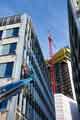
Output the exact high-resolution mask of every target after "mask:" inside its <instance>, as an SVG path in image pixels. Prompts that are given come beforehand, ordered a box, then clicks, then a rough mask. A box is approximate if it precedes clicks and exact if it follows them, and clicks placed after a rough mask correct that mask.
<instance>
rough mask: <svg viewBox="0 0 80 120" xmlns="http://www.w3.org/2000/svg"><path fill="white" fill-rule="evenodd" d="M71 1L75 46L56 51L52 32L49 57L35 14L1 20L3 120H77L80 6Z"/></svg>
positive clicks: (0, 103)
mask: <svg viewBox="0 0 80 120" xmlns="http://www.w3.org/2000/svg"><path fill="white" fill-rule="evenodd" d="M67 1H68V2H67V11H68V17H69V20H68V22H69V33H70V45H71V46H66V47H62V48H60V49H59V50H57V52H55V51H54V49H55V44H54V43H55V41H56V40H55V39H54V37H53V36H54V35H53V34H52V33H51V32H48V34H47V42H48V46H47V49H48V51H49V57H48V59H45V58H44V55H43V51H42V47H41V46H40V41H39V38H38V35H37V33H36V31H35V27H34V25H33V20H32V17H31V16H29V15H27V14H26V13H23V14H17V15H12V16H11V15H10V16H3V17H0V120H79V115H80V114H79V107H80V106H79V105H80V101H79V100H80V96H79V95H80V93H79V74H80V73H79V66H80V65H79V63H78V61H79V60H78V59H79V47H80V46H78V45H77V46H78V47H76V43H75V44H74V40H75V39H76V38H77V39H78V40H79V39H80V36H79V32H80V31H79V27H78V25H79V23H80V21H79V19H78V20H77V18H80V9H79V7H80V2H79V1H78V0H67ZM74 5H75V7H74ZM77 6H78V8H77ZM76 10H77V12H76ZM73 21H74V22H73ZM72 23H74V24H72ZM73 26H75V27H74V28H73ZM74 29H75V30H74ZM75 31H76V32H75ZM77 32H78V33H77ZM72 34H73V37H72ZM74 34H75V35H74ZM77 36H78V37H77ZM73 38H75V39H73ZM72 40H73V42H72ZM43 43H44V42H43ZM44 44H45V43H44ZM77 50H78V52H76V51H77ZM77 53H78V54H77ZM77 55H78V56H77ZM75 62H76V63H75ZM74 72H75V76H76V77H75V76H74Z"/></svg>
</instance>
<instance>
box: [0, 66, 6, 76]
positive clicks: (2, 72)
mask: <svg viewBox="0 0 80 120" xmlns="http://www.w3.org/2000/svg"><path fill="white" fill-rule="evenodd" d="M5 69H6V64H0V77H4V75H5Z"/></svg>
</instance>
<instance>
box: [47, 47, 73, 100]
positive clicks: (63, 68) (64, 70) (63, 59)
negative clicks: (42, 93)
mask: <svg viewBox="0 0 80 120" xmlns="http://www.w3.org/2000/svg"><path fill="white" fill-rule="evenodd" d="M49 62H52V63H53V64H54V72H55V80H56V93H62V94H64V95H66V96H68V97H71V98H73V99H75V95H74V94H75V91H74V90H73V89H74V85H73V82H72V72H71V52H70V48H62V49H60V50H59V51H58V52H57V53H55V55H54V56H53V57H52V59H51V60H49V61H48V63H49Z"/></svg>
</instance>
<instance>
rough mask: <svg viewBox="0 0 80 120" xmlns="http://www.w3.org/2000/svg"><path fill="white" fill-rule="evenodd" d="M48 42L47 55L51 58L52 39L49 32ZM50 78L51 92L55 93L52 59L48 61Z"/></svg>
mask: <svg viewBox="0 0 80 120" xmlns="http://www.w3.org/2000/svg"><path fill="white" fill-rule="evenodd" d="M48 43H49V56H50V60H51V59H52V56H53V49H52V47H53V46H52V45H53V39H52V37H51V35H50V34H49V36H48ZM50 78H51V84H52V92H53V94H55V93H56V81H55V70H54V60H53V61H50Z"/></svg>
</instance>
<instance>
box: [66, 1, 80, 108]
mask: <svg viewBox="0 0 80 120" xmlns="http://www.w3.org/2000/svg"><path fill="white" fill-rule="evenodd" d="M68 18H69V33H70V45H71V59H72V72H73V82H74V87H75V92H76V98H77V102H78V106H79V110H80V94H79V93H80V92H79V91H80V86H79V84H80V62H79V58H80V57H79V56H80V21H79V19H80V12H79V9H78V10H77V9H76V8H75V5H74V4H73V1H72V0H71V1H69V0H68Z"/></svg>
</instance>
